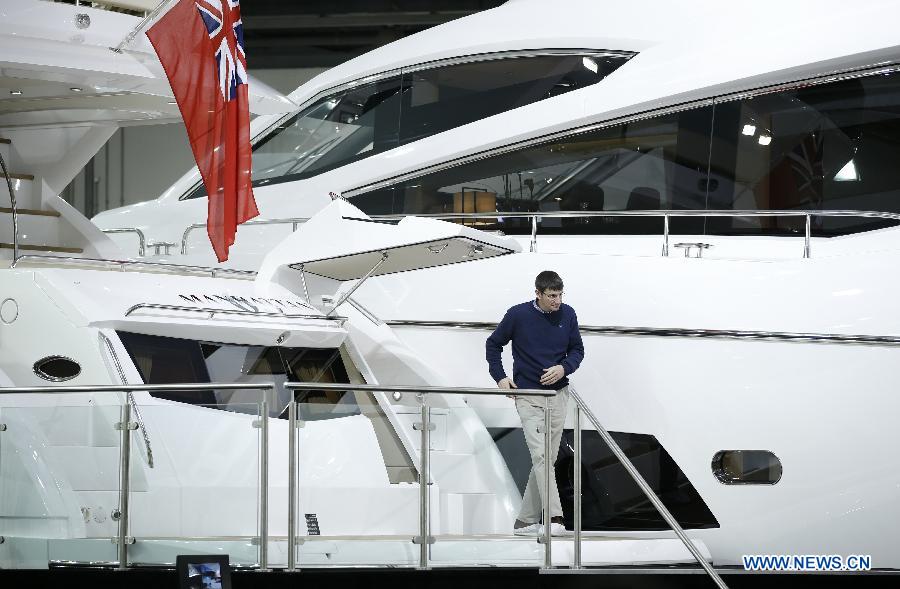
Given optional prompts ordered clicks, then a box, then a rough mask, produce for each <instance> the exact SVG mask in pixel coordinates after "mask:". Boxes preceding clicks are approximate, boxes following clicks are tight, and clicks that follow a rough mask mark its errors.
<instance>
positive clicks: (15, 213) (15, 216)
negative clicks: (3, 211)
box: [0, 155, 19, 263]
mask: <svg viewBox="0 0 900 589" xmlns="http://www.w3.org/2000/svg"><path fill="white" fill-rule="evenodd" d="M0 168H2V170H0V171H2V173H3V178H4V179H5V180H6V187H7V189H8V190H9V208H10V209H11V210H12V230H13V239H12V246H13V263H15V261H16V260H18V259H19V209H18V206H17V205H16V193H15V191H14V190H13V185H12V181H11V180H10V179H9V170H7V169H6V162H5V161H4V160H3V156H2V155H0Z"/></svg>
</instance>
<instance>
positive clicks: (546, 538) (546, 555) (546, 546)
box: [543, 397, 553, 569]
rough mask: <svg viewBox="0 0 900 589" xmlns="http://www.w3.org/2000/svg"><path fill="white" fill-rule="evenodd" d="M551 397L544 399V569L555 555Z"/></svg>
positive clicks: (550, 563)
mask: <svg viewBox="0 0 900 589" xmlns="http://www.w3.org/2000/svg"><path fill="white" fill-rule="evenodd" d="M550 439H551V436H550V397H544V518H543V521H544V568H547V569H549V568H550V567H552V566H553V554H552V552H551V550H550V536H551V534H550V527H551V521H550V519H551V518H552V515H551V514H550V493H551V491H552V489H551V488H550V480H551V479H550V476H551V475H550V470H551V468H552V467H553V465H552V462H553V461H552V460H551V459H550Z"/></svg>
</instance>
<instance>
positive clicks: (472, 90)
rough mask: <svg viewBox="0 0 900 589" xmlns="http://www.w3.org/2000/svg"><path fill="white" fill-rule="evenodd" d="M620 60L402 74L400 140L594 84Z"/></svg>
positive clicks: (572, 58) (573, 59) (502, 62)
mask: <svg viewBox="0 0 900 589" xmlns="http://www.w3.org/2000/svg"><path fill="white" fill-rule="evenodd" d="M624 62H625V58H624V57H611V56H597V55H594V56H591V55H552V56H536V57H519V58H509V59H497V60H490V61H479V62H474V63H463V64H458V65H451V66H447V67H438V68H433V69H427V70H421V71H417V72H410V73H406V74H404V75H403V102H402V110H401V113H400V142H401V143H409V142H411V141H416V140H417V139H421V138H423V137H428V136H429V135H434V134H435V133H440V132H441V131H446V130H447V129H452V128H454V127H459V126H461V125H465V124H466V123H471V122H472V121H476V120H478V119H483V118H486V117H489V116H491V115H495V114H497V113H501V112H505V111H508V110H512V109H514V108H516V107H519V106H523V105H526V104H531V103H532V102H537V101H539V100H543V99H545V98H550V97H552V96H556V95H558V94H563V93H565V92H571V91H572V90H577V89H579V88H584V87H586V86H590V85H592V84H596V83H597V82H599V81H600V80H602V79H603V78H605V77H606V76H607V75H609V74H610V73H611V72H612V71H614V70H615V69H616V68H618V67H619V66H620V65H622V63H624Z"/></svg>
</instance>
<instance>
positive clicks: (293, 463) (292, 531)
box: [287, 391, 297, 573]
mask: <svg viewBox="0 0 900 589" xmlns="http://www.w3.org/2000/svg"><path fill="white" fill-rule="evenodd" d="M291 392H293V391H291ZM287 533H288V539H287V549H288V566H287V570H288V572H291V573H292V572H294V571H296V570H297V402H296V401H295V400H294V399H293V395H292V396H291V402H290V404H289V405H288V529H287Z"/></svg>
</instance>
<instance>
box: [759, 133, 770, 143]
mask: <svg viewBox="0 0 900 589" xmlns="http://www.w3.org/2000/svg"><path fill="white" fill-rule="evenodd" d="M770 143H772V138H771V137H770V136H769V135H760V136H759V144H760V145H768V144H770Z"/></svg>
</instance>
